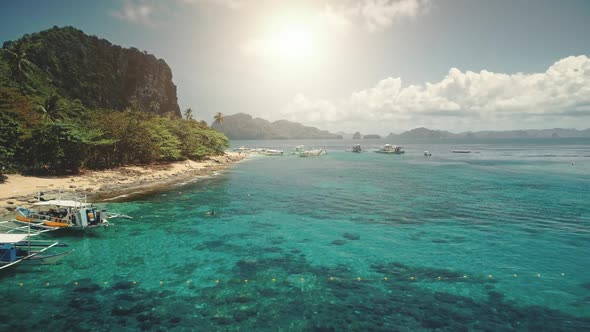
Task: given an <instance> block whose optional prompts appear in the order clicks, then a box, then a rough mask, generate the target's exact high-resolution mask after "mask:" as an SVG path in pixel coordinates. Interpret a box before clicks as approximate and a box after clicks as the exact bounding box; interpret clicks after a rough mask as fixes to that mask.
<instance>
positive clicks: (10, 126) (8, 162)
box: [0, 111, 21, 183]
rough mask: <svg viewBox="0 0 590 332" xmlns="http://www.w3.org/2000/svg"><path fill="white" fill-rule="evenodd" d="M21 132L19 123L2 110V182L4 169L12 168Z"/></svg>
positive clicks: (0, 170) (0, 139)
mask: <svg viewBox="0 0 590 332" xmlns="http://www.w3.org/2000/svg"><path fill="white" fill-rule="evenodd" d="M20 134H21V130H20V128H19V125H18V123H17V122H16V121H15V120H14V119H12V118H11V117H10V116H8V115H7V114H5V113H4V112H2V111H0V183H1V182H2V181H3V180H4V176H3V175H2V173H3V171H4V169H5V168H8V169H10V168H12V163H13V162H14V157H15V154H16V151H17V145H18V137H19V135H20Z"/></svg>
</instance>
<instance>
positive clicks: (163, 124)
mask: <svg viewBox="0 0 590 332" xmlns="http://www.w3.org/2000/svg"><path fill="white" fill-rule="evenodd" d="M49 99H50V100H42V101H37V100H36V99H34V98H32V97H28V96H25V95H23V94H22V93H20V92H19V91H16V90H11V89H6V88H0V168H2V167H4V169H6V170H22V171H28V172H46V173H51V174H64V173H72V172H73V173H75V172H77V171H78V170H79V169H80V168H81V167H84V168H90V169H99V168H110V167H115V166H119V165H126V164H147V163H153V162H162V161H176V160H185V159H203V158H206V157H207V156H211V155H218V154H223V151H224V150H225V149H226V148H227V146H228V140H227V138H226V137H225V136H224V135H223V134H221V133H219V132H217V131H215V130H213V129H211V128H209V127H208V126H207V125H206V124H205V123H203V122H199V121H195V120H185V119H180V118H174V117H171V118H169V117H162V116H156V115H153V114H150V113H145V112H141V111H134V110H131V109H127V110H125V111H115V110H87V109H84V110H83V111H82V112H81V113H77V115H76V116H71V115H68V114H70V113H71V112H72V111H71V108H72V107H73V108H77V107H78V106H76V105H75V104H72V103H68V102H67V101H65V100H61V99H59V98H57V99H56V97H54V96H51V97H49ZM79 111H80V110H78V109H76V112H79Z"/></svg>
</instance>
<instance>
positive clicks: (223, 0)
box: [178, 0, 244, 9]
mask: <svg viewBox="0 0 590 332" xmlns="http://www.w3.org/2000/svg"><path fill="white" fill-rule="evenodd" d="M178 1H179V2H181V3H185V4H205V5H215V6H221V7H227V8H230V9H238V8H241V7H242V5H243V4H244V0H178Z"/></svg>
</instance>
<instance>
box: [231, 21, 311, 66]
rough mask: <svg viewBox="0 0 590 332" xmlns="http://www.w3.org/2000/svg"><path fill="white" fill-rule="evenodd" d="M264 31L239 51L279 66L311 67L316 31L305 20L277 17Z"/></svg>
mask: <svg viewBox="0 0 590 332" xmlns="http://www.w3.org/2000/svg"><path fill="white" fill-rule="evenodd" d="M263 31H264V32H263V33H262V34H260V35H259V36H258V37H257V38H254V39H251V40H249V41H248V42H247V43H245V44H244V45H243V46H242V51H244V52H245V53H246V54H253V55H256V56H259V57H261V58H263V59H264V60H265V61H269V60H270V61H271V62H270V63H275V64H279V65H281V66H284V65H296V64H299V65H304V64H310V63H312V62H313V59H314V58H315V57H317V56H318V49H317V47H316V46H317V45H316V38H317V29H315V28H314V25H313V23H312V22H310V21H309V20H308V19H304V18H301V17H294V16H291V17H279V18H276V19H275V20H274V22H272V24H269V25H267V26H266V27H265V28H264V29H263ZM267 63H269V62H267Z"/></svg>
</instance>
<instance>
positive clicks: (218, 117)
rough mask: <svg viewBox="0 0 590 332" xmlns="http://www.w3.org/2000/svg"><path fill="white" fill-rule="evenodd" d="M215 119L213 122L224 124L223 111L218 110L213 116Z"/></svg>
mask: <svg viewBox="0 0 590 332" xmlns="http://www.w3.org/2000/svg"><path fill="white" fill-rule="evenodd" d="M213 120H214V121H213V123H215V124H216V125H221V124H223V114H221V112H217V114H215V116H214V117H213Z"/></svg>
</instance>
